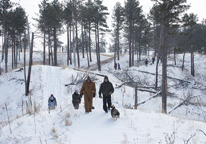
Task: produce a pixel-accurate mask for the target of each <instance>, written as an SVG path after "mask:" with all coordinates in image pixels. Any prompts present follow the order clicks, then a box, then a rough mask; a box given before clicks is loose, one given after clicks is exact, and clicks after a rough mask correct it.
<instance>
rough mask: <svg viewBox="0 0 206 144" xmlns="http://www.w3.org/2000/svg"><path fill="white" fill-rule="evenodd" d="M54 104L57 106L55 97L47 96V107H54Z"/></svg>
mask: <svg viewBox="0 0 206 144" xmlns="http://www.w3.org/2000/svg"><path fill="white" fill-rule="evenodd" d="M55 106H57V101H56V98H55V97H49V100H48V107H49V109H55Z"/></svg>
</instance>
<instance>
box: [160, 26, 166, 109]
mask: <svg viewBox="0 0 206 144" xmlns="http://www.w3.org/2000/svg"><path fill="white" fill-rule="evenodd" d="M165 29H166V28H165V25H164V24H162V25H161V36H160V41H161V50H162V113H167V48H166V44H165V33H166V31H165Z"/></svg>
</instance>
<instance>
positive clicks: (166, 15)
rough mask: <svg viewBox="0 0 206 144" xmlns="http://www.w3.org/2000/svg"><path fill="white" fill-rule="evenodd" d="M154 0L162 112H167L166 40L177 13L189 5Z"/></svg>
mask: <svg viewBox="0 0 206 144" xmlns="http://www.w3.org/2000/svg"><path fill="white" fill-rule="evenodd" d="M152 1H154V2H155V4H154V6H153V11H152V15H153V17H154V19H155V20H156V21H158V22H159V23H160V25H161V33H160V49H161V51H162V55H161V56H162V112H163V113H167V42H166V38H168V34H169V31H170V30H171V29H170V28H176V27H177V26H178V24H177V23H178V22H179V21H180V19H179V15H180V14H181V13H183V12H184V11H186V10H187V9H188V8H189V6H188V5H186V4H185V3H186V2H187V0H175V1H173V0H152Z"/></svg>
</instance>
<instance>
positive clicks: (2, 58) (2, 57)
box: [1, 35, 5, 61]
mask: <svg viewBox="0 0 206 144" xmlns="http://www.w3.org/2000/svg"><path fill="white" fill-rule="evenodd" d="M3 43H4V36H3V35H2V45H1V47H2V56H1V61H3V60H4V49H5V48H4V45H3Z"/></svg>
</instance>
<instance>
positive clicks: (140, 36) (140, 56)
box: [138, 32, 147, 61]
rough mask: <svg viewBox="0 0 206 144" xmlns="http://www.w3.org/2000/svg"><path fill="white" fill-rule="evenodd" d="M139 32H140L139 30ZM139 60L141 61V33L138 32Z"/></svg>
mask: <svg viewBox="0 0 206 144" xmlns="http://www.w3.org/2000/svg"><path fill="white" fill-rule="evenodd" d="M140 33H141V32H140ZM138 38H139V61H141V55H142V51H141V42H140V41H141V34H139V37H138ZM145 49H147V48H145ZM146 52H147V50H146Z"/></svg>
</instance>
